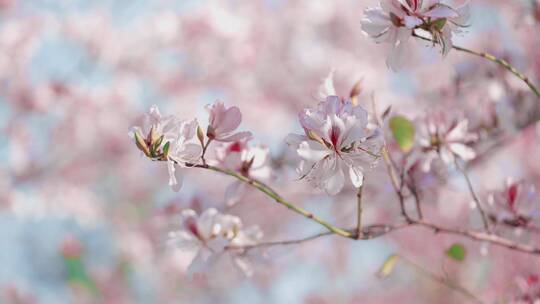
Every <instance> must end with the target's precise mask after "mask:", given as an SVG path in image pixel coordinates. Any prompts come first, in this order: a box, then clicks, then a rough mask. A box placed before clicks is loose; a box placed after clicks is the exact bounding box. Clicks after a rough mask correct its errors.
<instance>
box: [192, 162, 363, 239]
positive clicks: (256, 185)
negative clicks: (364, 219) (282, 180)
mask: <svg viewBox="0 0 540 304" xmlns="http://www.w3.org/2000/svg"><path fill="white" fill-rule="evenodd" d="M185 165H186V166H187V167H193V168H201V169H208V170H212V171H216V172H220V173H223V174H226V175H229V176H232V177H235V178H237V179H238V180H240V181H242V182H244V183H246V184H249V185H250V186H252V187H254V188H256V189H258V190H259V191H261V192H263V193H264V194H266V195H267V196H269V197H271V198H272V199H274V201H276V202H277V203H279V204H281V205H283V206H285V207H287V208H289V209H290V210H292V211H294V212H296V213H298V214H300V215H302V216H304V217H306V218H307V219H309V220H312V221H314V222H317V223H318V224H320V225H322V226H324V227H325V228H326V229H328V230H329V231H331V232H333V233H335V234H337V235H340V236H342V237H347V238H351V237H353V233H351V232H349V231H346V230H343V229H341V228H338V227H336V226H334V225H332V224H330V223H328V222H326V221H324V220H323V219H321V218H319V217H318V216H316V215H314V214H313V213H311V212H309V211H307V210H305V209H303V208H300V207H298V206H296V205H294V204H293V203H290V202H288V201H286V200H285V199H284V198H282V197H281V196H280V195H279V194H277V192H276V191H274V190H273V189H272V188H270V187H268V186H266V185H264V184H263V183H261V182H259V181H257V180H255V179H252V178H249V177H246V176H244V175H242V174H240V173H238V172H236V171H233V170H228V169H222V168H219V167H215V166H210V165H207V164H190V163H186V164H185Z"/></svg>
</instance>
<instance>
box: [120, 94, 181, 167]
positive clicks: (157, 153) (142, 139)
mask: <svg viewBox="0 0 540 304" xmlns="http://www.w3.org/2000/svg"><path fill="white" fill-rule="evenodd" d="M179 124H180V121H179V119H178V118H176V117H175V116H172V115H170V116H161V114H160V113H159V109H158V107H157V106H156V105H153V106H152V107H150V110H149V111H148V113H146V114H145V115H144V118H143V125H142V127H139V126H135V127H132V128H131V130H130V132H129V135H130V136H131V137H132V138H133V139H135V142H136V144H137V147H138V148H139V149H140V150H141V151H142V152H143V153H144V154H145V155H146V156H148V157H151V158H160V157H163V156H164V155H163V152H164V151H162V148H163V147H165V145H166V144H167V143H168V142H171V141H173V140H175V139H176V137H177V136H178V131H179Z"/></svg>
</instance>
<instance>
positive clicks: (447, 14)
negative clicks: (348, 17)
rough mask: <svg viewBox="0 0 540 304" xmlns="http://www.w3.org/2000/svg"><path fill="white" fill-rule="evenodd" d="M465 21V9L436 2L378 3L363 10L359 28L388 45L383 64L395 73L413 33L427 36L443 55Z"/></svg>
mask: <svg viewBox="0 0 540 304" xmlns="http://www.w3.org/2000/svg"><path fill="white" fill-rule="evenodd" d="M468 18H469V14H468V5H463V6H461V7H459V8H457V9H454V8H452V7H450V6H448V5H446V4H444V3H442V2H441V1H440V0H424V1H422V0H381V2H380V4H379V6H378V7H376V8H368V9H366V10H365V12H364V18H363V19H362V20H361V25H362V30H363V31H364V32H365V33H366V34H367V35H368V36H370V37H371V38H373V39H374V40H375V42H377V43H381V42H385V43H390V44H391V45H392V49H391V51H390V54H389V56H388V58H387V61H386V63H387V65H388V67H390V68H391V69H393V70H397V69H399V68H400V67H401V65H402V63H403V61H404V59H405V58H404V57H405V53H404V51H405V50H406V46H407V42H408V40H409V38H410V37H411V36H412V34H413V33H414V30H416V29H420V30H424V31H427V32H429V34H431V36H432V38H433V40H434V41H435V42H436V43H437V44H439V46H440V47H441V52H442V54H443V55H446V54H447V53H448V51H449V50H450V49H451V48H452V34H453V33H456V32H459V29H460V28H462V27H465V26H466V22H467V20H468Z"/></svg>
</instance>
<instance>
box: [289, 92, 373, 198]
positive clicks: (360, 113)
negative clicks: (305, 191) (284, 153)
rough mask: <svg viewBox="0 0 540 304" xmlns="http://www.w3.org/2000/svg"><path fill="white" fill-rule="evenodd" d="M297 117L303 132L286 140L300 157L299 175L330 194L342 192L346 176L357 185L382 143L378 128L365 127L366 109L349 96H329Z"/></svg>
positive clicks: (291, 135) (358, 185) (371, 163)
mask: <svg viewBox="0 0 540 304" xmlns="http://www.w3.org/2000/svg"><path fill="white" fill-rule="evenodd" d="M299 118H300V124H301V125H302V127H303V128H304V131H305V135H297V134H290V135H289V136H288V137H287V143H288V144H289V146H291V147H292V148H293V149H295V151H296V153H297V154H298V156H299V157H300V158H301V160H302V161H301V163H300V165H299V168H298V171H299V173H300V174H301V178H306V179H307V180H308V181H309V182H310V183H311V184H312V185H313V186H314V187H316V188H320V189H324V190H325V191H326V192H327V193H328V194H330V195H335V194H337V193H338V192H340V191H341V189H342V188H343V186H344V183H345V175H347V176H349V178H350V180H351V181H352V183H353V185H354V186H355V187H360V186H361V185H362V183H363V171H364V170H365V169H367V168H369V167H370V166H372V165H373V163H374V162H375V161H376V160H377V158H378V157H379V152H380V148H381V144H382V142H381V140H380V136H379V134H378V133H379V132H378V130H370V129H368V128H367V124H368V114H367V112H366V111H365V110H364V109H363V108H361V107H360V106H353V105H352V103H351V101H350V100H348V99H347V100H341V99H340V98H339V97H337V96H329V97H327V99H326V101H324V102H321V103H320V104H319V106H318V107H317V108H316V109H305V110H304V111H302V112H301V113H300V114H299Z"/></svg>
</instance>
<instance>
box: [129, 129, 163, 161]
mask: <svg viewBox="0 0 540 304" xmlns="http://www.w3.org/2000/svg"><path fill="white" fill-rule="evenodd" d="M133 135H134V138H135V143H136V145H137V148H139V150H141V151H142V152H143V153H144V155H146V156H147V157H150V158H154V159H157V160H167V159H168V156H169V147H170V142H166V143H165V144H164V145H163V147H162V146H161V144H162V143H163V139H164V138H165V136H164V135H161V136H158V134H157V132H156V129H155V128H153V127H152V128H151V129H150V132H149V133H148V135H147V136H146V137H145V138H143V137H142V136H141V134H139V132H135V133H134V134H133Z"/></svg>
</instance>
